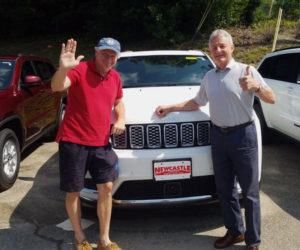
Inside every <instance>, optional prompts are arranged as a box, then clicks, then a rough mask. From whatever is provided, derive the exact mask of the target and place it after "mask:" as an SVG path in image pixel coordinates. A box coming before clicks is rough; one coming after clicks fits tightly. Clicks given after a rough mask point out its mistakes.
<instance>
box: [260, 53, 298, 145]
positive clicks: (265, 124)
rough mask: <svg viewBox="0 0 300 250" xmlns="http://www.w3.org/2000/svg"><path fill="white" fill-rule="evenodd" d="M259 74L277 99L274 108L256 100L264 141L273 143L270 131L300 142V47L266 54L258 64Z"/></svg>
mask: <svg viewBox="0 0 300 250" xmlns="http://www.w3.org/2000/svg"><path fill="white" fill-rule="evenodd" d="M258 71H259V72H260V74H261V75H262V76H263V77H264V79H265V81H266V82H267V83H268V85H269V86H270V87H271V88H272V89H273V91H274V93H275V96H276V103H275V104H274V105H270V104H267V103H264V102H259V100H256V101H255V105H254V108H255V110H256V113H257V115H258V116H259V118H260V121H261V125H262V134H263V141H264V142H265V143H267V142H269V141H270V139H271V137H270V130H269V129H273V130H276V131H279V132H281V133H283V134H285V135H287V136H289V137H292V138H294V139H296V140H298V141H300V48H290V49H284V50H279V51H275V52H273V53H270V54H268V55H266V56H265V57H264V58H263V59H262V60H261V62H260V63H259V65H258Z"/></svg>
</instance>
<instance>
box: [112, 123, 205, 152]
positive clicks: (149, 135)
mask: <svg viewBox="0 0 300 250" xmlns="http://www.w3.org/2000/svg"><path fill="white" fill-rule="evenodd" d="M112 144H113V147H114V148H118V149H145V148H149V149H155V148H176V147H192V146H204V145H209V144H210V122H209V121H205V122H187V123H166V124H142V125H141V124H139V125H126V132H125V133H124V134H122V135H114V136H112Z"/></svg>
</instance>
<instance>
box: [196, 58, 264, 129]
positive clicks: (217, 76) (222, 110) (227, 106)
mask: <svg viewBox="0 0 300 250" xmlns="http://www.w3.org/2000/svg"><path fill="white" fill-rule="evenodd" d="M246 67H247V65H246V64H243V63H238V62H236V61H235V60H234V59H232V60H231V61H230V62H229V64H228V65H227V67H226V68H225V69H224V70H220V69H218V68H215V69H212V70H210V71H209V72H207V73H206V75H205V76H204V78H203V80H202V83H201V86H200V89H199V91H198V93H197V95H196V97H195V98H194V101H195V102H196V103H198V104H199V105H200V106H204V105H206V104H207V102H209V111H210V117H211V121H212V123H214V124H215V125H217V126H219V127H232V126H236V125H239V124H242V123H246V122H249V121H253V120H254V110H253V102H254V96H255V91H253V90H250V91H243V90H242V88H241V86H240V84H239V78H240V77H243V76H245V75H246ZM250 71H251V74H252V77H253V78H254V79H255V80H257V81H258V82H259V83H260V84H261V85H262V86H263V87H268V85H267V83H266V82H265V81H264V80H263V78H262V77H261V75H260V74H259V73H258V72H257V70H256V69H255V68H254V67H252V66H251V67H250Z"/></svg>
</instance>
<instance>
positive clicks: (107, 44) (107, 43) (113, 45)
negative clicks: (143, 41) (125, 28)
mask: <svg viewBox="0 0 300 250" xmlns="http://www.w3.org/2000/svg"><path fill="white" fill-rule="evenodd" d="M95 49H98V50H104V49H110V50H113V51H115V52H117V53H118V54H119V53H120V52H121V46H120V43H119V42H118V41H117V40H116V39H113V38H111V37H104V38H101V39H100V41H99V42H98V44H97V46H96V47H95Z"/></svg>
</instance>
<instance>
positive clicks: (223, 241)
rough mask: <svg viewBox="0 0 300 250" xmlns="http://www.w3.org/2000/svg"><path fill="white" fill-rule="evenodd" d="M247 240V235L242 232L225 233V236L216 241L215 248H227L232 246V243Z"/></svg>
mask: <svg viewBox="0 0 300 250" xmlns="http://www.w3.org/2000/svg"><path fill="white" fill-rule="evenodd" d="M244 240H245V235H244V234H240V235H238V236H232V235H230V234H228V233H227V234H225V236H224V237H222V238H219V239H217V240H216V242H215V248H226V247H229V246H231V245H232V244H235V243H238V242H242V241H244Z"/></svg>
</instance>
